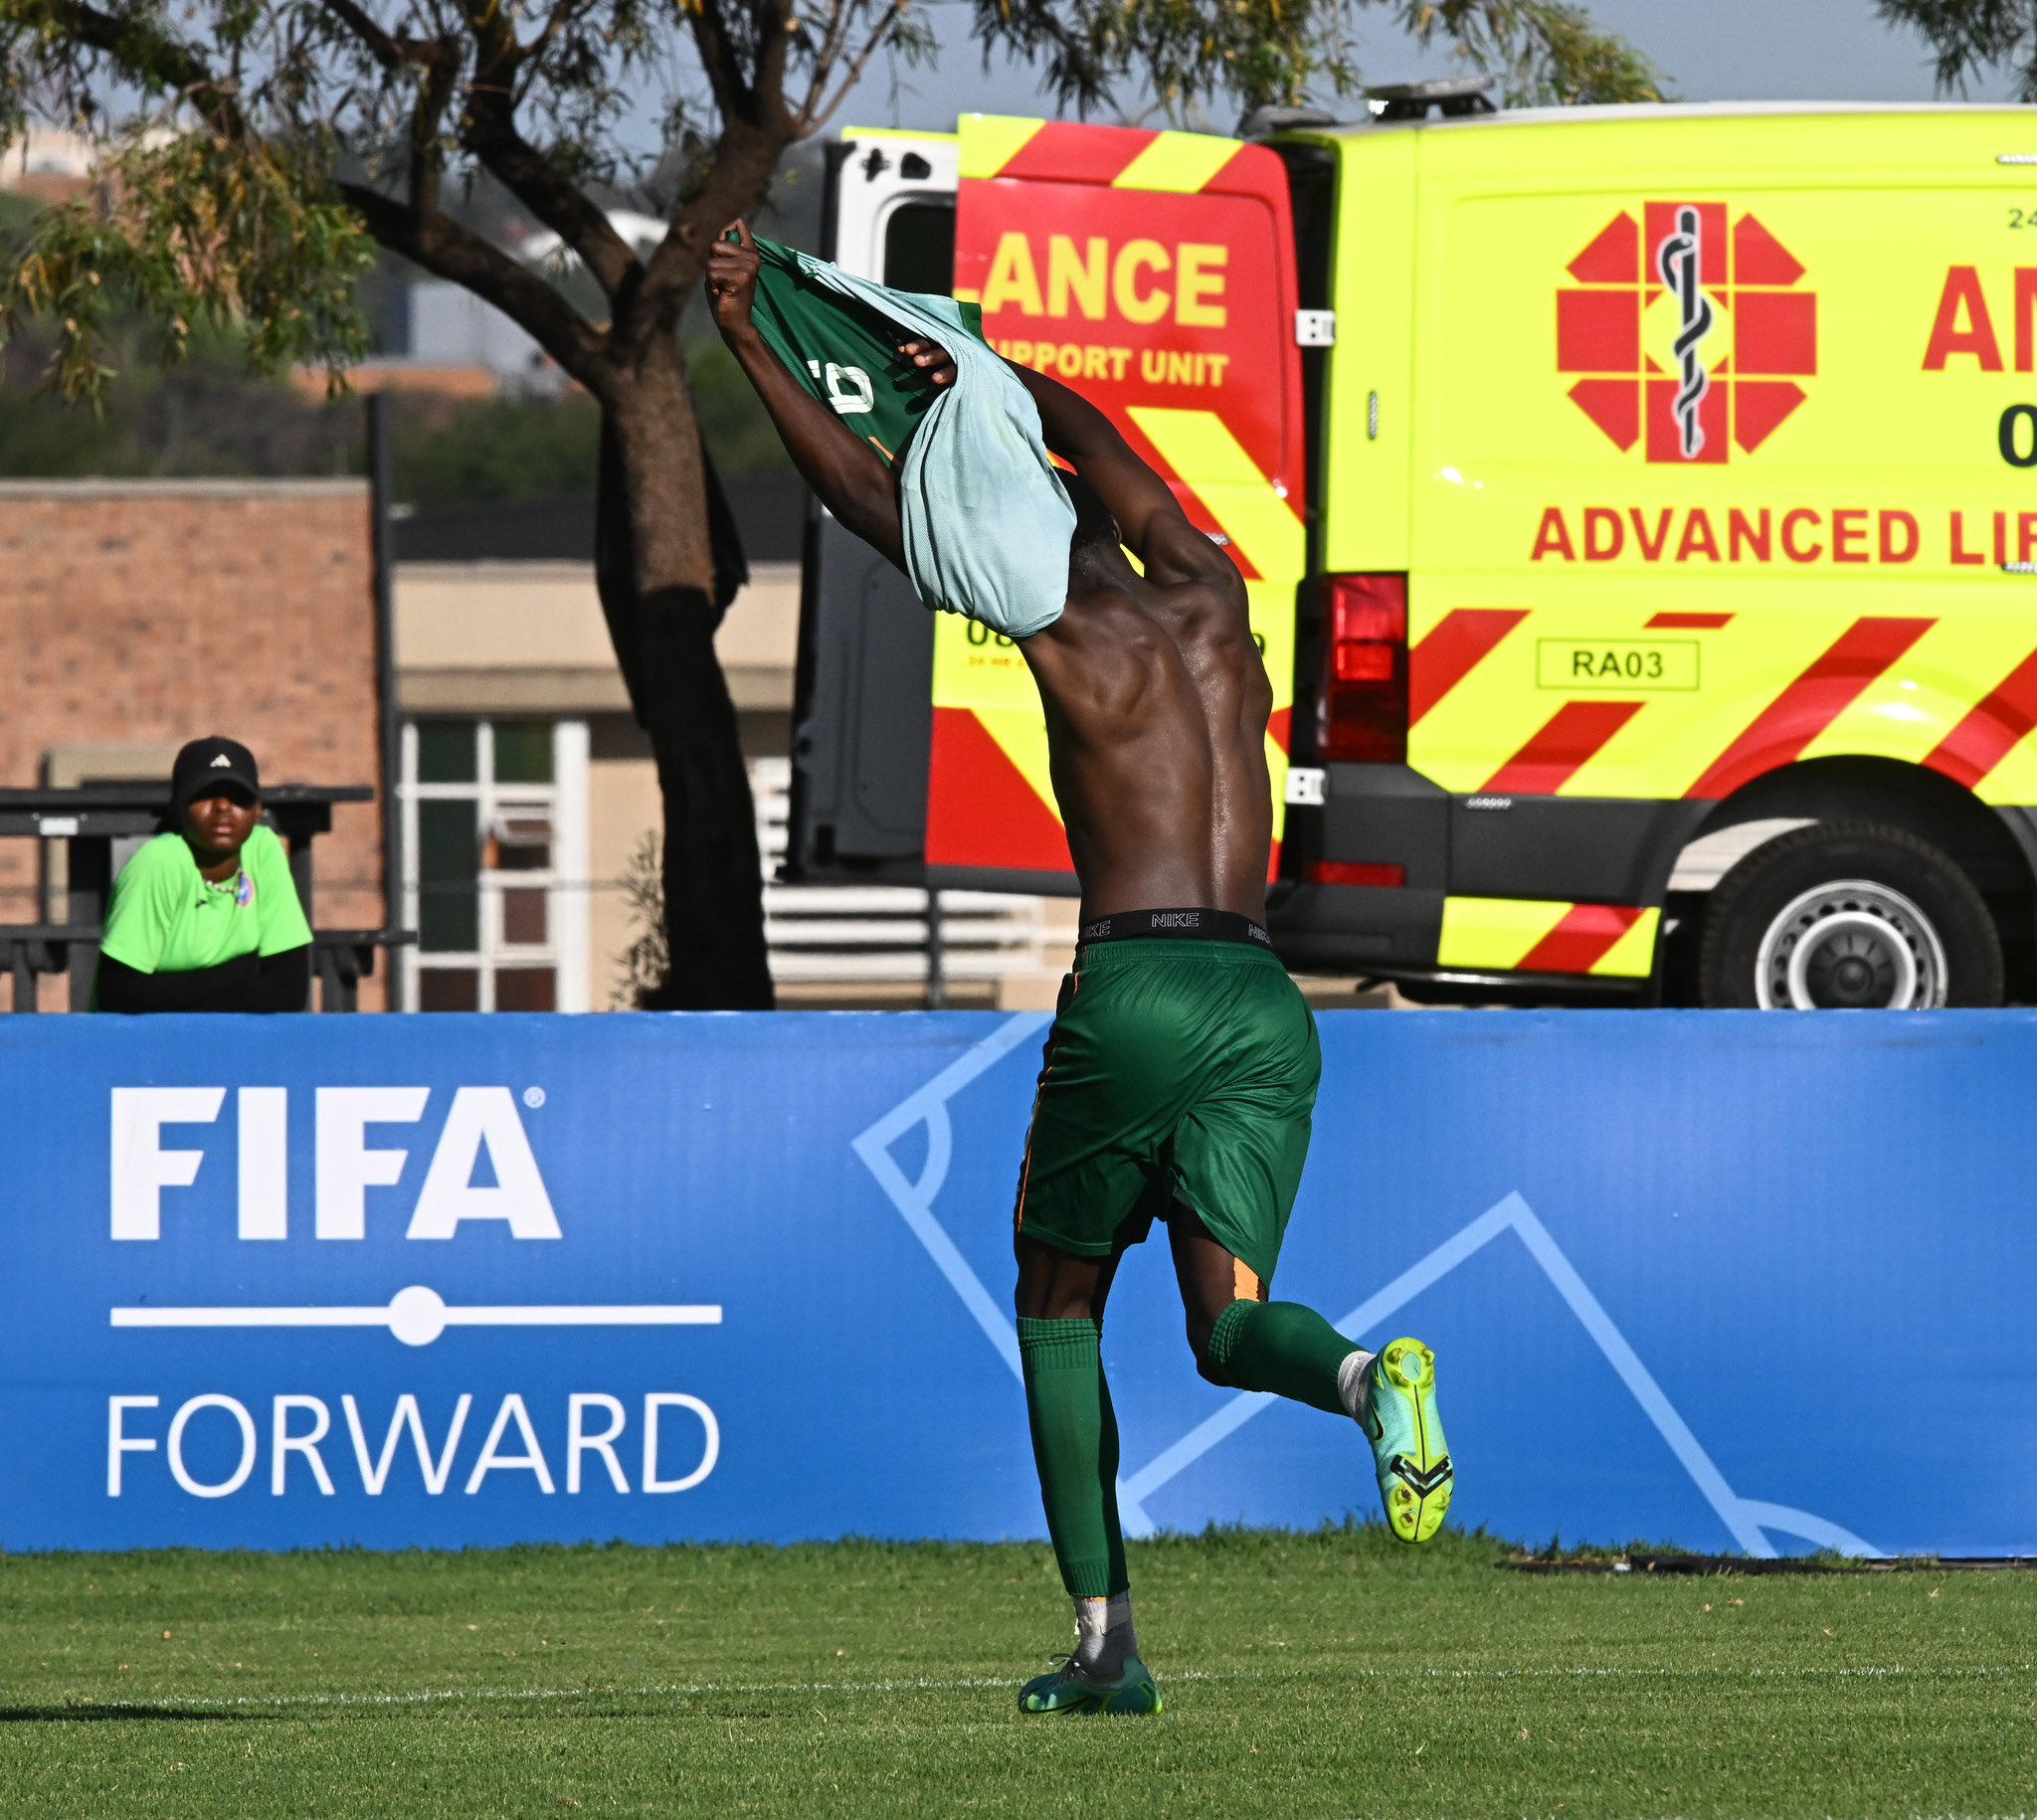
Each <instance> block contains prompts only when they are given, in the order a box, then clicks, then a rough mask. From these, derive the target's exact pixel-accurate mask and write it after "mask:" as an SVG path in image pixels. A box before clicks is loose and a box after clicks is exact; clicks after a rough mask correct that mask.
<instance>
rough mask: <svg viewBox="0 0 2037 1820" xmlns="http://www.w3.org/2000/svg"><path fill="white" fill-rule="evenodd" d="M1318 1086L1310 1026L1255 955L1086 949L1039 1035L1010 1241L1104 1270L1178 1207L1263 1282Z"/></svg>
mask: <svg viewBox="0 0 2037 1820" xmlns="http://www.w3.org/2000/svg"><path fill="white" fill-rule="evenodd" d="M1322 1072H1323V1055H1322V1049H1321V1046H1320V1045H1319V1044H1318V1042H1317V1040H1316V1020H1315V1016H1314V1014H1313V1013H1312V1012H1311V1011H1310V1010H1309V1007H1308V1001H1306V1000H1304V999H1303V998H1302V996H1301V993H1300V991H1299V989H1298V988H1297V987H1296V986H1295V984H1294V982H1293V981H1292V980H1290V979H1289V978H1288V977H1287V969H1286V968H1284V967H1283V966H1281V964H1280V961H1279V959H1278V957H1276V956H1275V955H1273V954H1271V953H1270V952H1268V951H1267V950H1266V949H1263V948H1259V947H1256V946H1253V945H1249V944H1246V943H1243V942H1220V941H1219V942H1205V941H1195V940H1188V941H1184V940H1175V939H1171V938H1165V937H1162V938H1156V939H1139V940H1133V941H1121V942H1099V943H1093V944H1090V945H1088V946H1085V947H1084V948H1083V949H1082V951H1081V952H1080V953H1079V954H1078V955H1077V957H1076V962H1075V971H1074V972H1073V973H1071V974H1070V975H1068V977H1067V978H1066V979H1065V980H1063V981H1062V983H1061V997H1060V1005H1059V1009H1058V1013H1057V1014H1056V1016H1055V1018H1054V1022H1053V1028H1052V1030H1051V1031H1050V1032H1049V1033H1048V1035H1047V1041H1046V1055H1045V1060H1044V1062H1043V1064H1042V1066H1041V1068H1040V1072H1039V1091H1038V1094H1037V1097H1036V1098H1035V1099H1034V1101H1033V1106H1032V1130H1031V1133H1030V1134H1029V1136H1028V1137H1027V1139H1026V1142H1025V1165H1024V1169H1023V1170H1022V1172H1021V1173H1020V1175H1019V1206H1018V1211H1017V1215H1016V1223H1017V1227H1018V1229H1019V1231H1020V1232H1021V1233H1023V1234H1025V1235H1026V1236H1027V1237H1029V1238H1033V1239H1037V1240H1038V1241H1039V1242H1040V1243H1041V1244H1044V1245H1050V1246H1052V1247H1053V1248H1054V1249H1055V1250H1057V1251H1069V1252H1073V1253H1075V1254H1076V1255H1078V1256H1081V1257H1108V1256H1110V1255H1111V1254H1112V1253H1114V1252H1116V1251H1118V1250H1120V1249H1121V1248H1122V1247H1124V1246H1126V1245H1135V1244H1137V1243H1139V1241H1140V1240H1141V1239H1143V1238H1145V1236H1146V1234H1147V1232H1148V1231H1149V1230H1150V1229H1151V1227H1152V1224H1153V1221H1154V1219H1155V1218H1156V1217H1160V1218H1165V1217H1166V1216H1167V1213H1168V1210H1169V1208H1170V1207H1172V1206H1173V1205H1174V1204H1175V1203H1176V1202H1177V1201H1179V1202H1181V1203H1183V1204H1185V1205H1186V1206H1188V1207H1189V1208H1190V1209H1191V1210H1192V1211H1193V1212H1194V1213H1195V1214H1196V1215H1197V1217H1198V1218H1200V1219H1201V1220H1202V1222H1203V1224H1204V1226H1206V1227H1207V1228H1208V1229H1209V1232H1210V1233H1211V1235H1212V1236H1213V1237H1214V1238H1215V1239H1216V1240H1217V1241H1218V1242H1219V1243H1220V1244H1222V1245H1223V1246H1224V1247H1225V1248H1226V1249H1227V1250H1229V1251H1230V1252H1231V1254H1232V1255H1233V1256H1235V1257H1236V1258H1237V1259H1238V1260H1239V1261H1240V1262H1241V1263H1242V1264H1243V1265H1244V1266H1245V1267H1246V1268H1247V1269H1248V1270H1250V1271H1251V1272H1252V1273H1253V1274H1254V1275H1255V1276H1256V1277H1258V1278H1259V1280H1260V1282H1261V1283H1266V1282H1270V1281H1271V1280H1272V1276H1273V1267H1274V1265H1275V1264H1276V1263H1277V1262H1278V1261H1279V1258H1280V1241H1281V1239H1282V1237H1283V1236H1284V1235H1285V1234H1286V1231H1287V1216H1288V1215H1289V1214H1290V1213H1291V1212H1292V1211H1293V1210H1294V1196H1295V1191H1296V1189H1297V1188H1299V1187H1300V1186H1301V1171H1302V1164H1303V1163H1304V1162H1305V1161H1306V1160H1307V1157H1308V1150H1309V1121H1310V1118H1311V1116H1312V1115H1313V1113H1314V1111H1315V1105H1316V1084H1317V1082H1318V1081H1319V1080H1320V1079H1321V1078H1322Z"/></svg>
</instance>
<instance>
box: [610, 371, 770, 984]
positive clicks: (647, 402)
mask: <svg viewBox="0 0 2037 1820" xmlns="http://www.w3.org/2000/svg"><path fill="white" fill-rule="evenodd" d="M604 410H605V412H606V413H607V423H608V428H609V431H610V432H611V435H612V438H613V446H614V449H615V454H616V456H617V459H618V462H619V465H620V470H621V471H620V474H619V475H618V476H617V477H618V478H619V479H620V482H621V487H620V490H621V493H622V499H621V501H620V503H621V504H622V505H623V506H624V507H625V508H626V510H627V520H628V526H629V544H630V554H631V564H630V575H629V578H628V579H629V582H630V584H631V585H630V586H628V587H627V588H622V589H618V588H616V587H615V586H614V583H615V582H616V581H619V580H621V579H622V578H620V577H611V578H607V583H608V585H606V586H605V588H604V599H603V606H604V608H605V609H606V610H607V611H608V612H609V616H610V630H611V632H612V634H613V636H614V637H615V640H616V654H617V657H618V658H619V660H620V661H621V663H622V666H623V674H624V677H625V679H626V680H627V681H628V683H629V687H630V693H631V698H632V700H633V701H634V703H635V705H636V709H637V717H638V719H639V721H641V722H642V724H643V726H644V730H645V732H646V733H647V734H648V735H649V738H650V746H651V751H652V753H653V755H654V756H655V758H656V761H657V781H658V789H659V791H660V792H661V794H662V796H663V799H664V868H663V878H664V915H665V934H666V938H667V942H668V946H669V952H670V956H671V961H670V967H669V970H668V972H667V974H666V976H665V980H664V984H663V985H662V987H661V988H659V989H658V990H657V991H656V992H654V993H651V994H649V995H647V997H646V1000H645V1008H646V1009H648V1010H768V1009H770V1008H771V1005H772V1002H773V996H772V988H771V968H770V963H769V960H768V958H767V955H766V950H765V943H764V890H763V869H762V864H761V861H760V858H759V855H758V850H757V821H756V810H755V807H754V805H753V803H752V800H751V796H750V780H749V773H748V771H747V769H746V767H745V765H744V762H743V750H742V741H741V738H740V736H739V723H738V721H737V718H736V709H735V703H734V701H733V700H732V699H731V698H730V696H729V692H728V683H727V681H726V679H725V678H724V677H723V675H722V673H721V663H720V660H719V659H718V658H717V657H716V655H715V650H714V632H715V628H716V626H717V625H718V624H719V622H720V618H721V616H720V614H719V613H718V612H717V611H716V608H715V605H714V565H713V554H712V547H711V542H710V538H709V534H708V514H707V505H706V485H705V475H704V471H703V465H702V459H701V447H700V434H699V429H698V425H697V423H696V421H695V418H694V415H693V398H692V392H691V390H690V388H689V387H688V385H687V383H686V373H685V367H684V363H683V360H682V358H681V356H680V353H679V349H678V344H677V338H676V336H672V335H657V336H654V337H652V338H651V339H650V342H649V343H648V345H647V346H646V347H645V348H644V349H643V351H642V353H641V356H640V358H639V359H638V360H637V362H636V363H635V365H634V366H633V368H632V370H631V371H630V372H629V373H628V374H627V375H625V376H623V377H621V378H620V379H619V380H618V381H617V383H616V384H615V385H614V386H613V387H612V388H611V389H610V390H609V394H608V397H607V398H606V400H605V402H604ZM615 596H620V597H621V598H619V599H618V598H612V597H615Z"/></svg>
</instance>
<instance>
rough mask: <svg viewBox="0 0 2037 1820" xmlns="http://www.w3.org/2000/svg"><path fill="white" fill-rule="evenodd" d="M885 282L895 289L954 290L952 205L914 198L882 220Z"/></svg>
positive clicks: (943, 293) (948, 202)
mask: <svg viewBox="0 0 2037 1820" xmlns="http://www.w3.org/2000/svg"><path fill="white" fill-rule="evenodd" d="M884 282H885V283H887V284H889V285H890V286H891V287H892V289H894V290H931V291H935V292H938V293H939V294H940V295H942V296H946V295H947V294H948V292H949V291H950V290H952V289H953V288H954V287H955V205H954V203H953V202H951V201H946V200H939V201H937V200H934V199H932V198H928V199H925V200H920V199H915V200H913V201H911V202H905V203H900V204H899V205H898V207H897V208H895V209H893V210H892V211H891V213H890V214H889V215H888V216H886V217H885V219H884Z"/></svg>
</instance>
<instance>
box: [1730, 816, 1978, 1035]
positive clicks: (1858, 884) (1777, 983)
mask: <svg viewBox="0 0 2037 1820" xmlns="http://www.w3.org/2000/svg"><path fill="white" fill-rule="evenodd" d="M2001 1001H2002V958H2001V938H2000V937H1999V935H1998V934H1997V933H1996V931H1995V927H1994V919H1993V918H1992V917H1991V916H1990V915H1989V914H1988V912H1987V905H1986V903H1985V902H1984V901H1983V900H1982V898H1981V896H1980V893H1979V892H1978V891H1976V890H1975V889H1974V888H1973V885H1972V882H1971V880H1969V879H1968V878H1967V877H1966V875H1965V873H1963V872H1962V871H1960V870H1959V868H1958V867H1957V866H1956V865H1954V864H1953V863H1952V861H1951V860H1950V859H1948V858H1947V857H1946V856H1945V855H1944V853H1942V852H1940V851H1939V849H1938V848H1937V847H1935V846H1932V845H1930V844H1928V843H1927V842H1925V841H1922V840H1919V839H1918V838H1917V837H1916V836H1915V835H1914V834H1906V833H1905V832H1903V830H1902V829H1900V828H1894V827H1884V826H1882V825H1880V824H1879V823H1876V822H1872V821H1825V822H1817V823H1814V824H1812V825H1811V826H1809V827H1800V828H1797V829H1795V830H1794V831H1793V832H1790V833H1787V834H1783V835H1780V836H1779V837H1777V838H1776V839H1774V840H1770V841H1767V842H1765V843H1764V844H1763V845H1761V846H1759V847H1757V848H1756V849H1755V850H1754V851H1753V852H1752V853H1750V854H1748V856H1747V857H1746V858H1745V859H1743V860H1742V861H1741V862H1740V863H1739V864H1738V865H1736V866H1735V867H1734V868H1733V870H1732V871H1730V872H1728V873H1727V874H1726V876H1725V877H1724V878H1723V879H1721V880H1720V881H1719V884H1718V886H1717V887H1716V888H1715V889H1714V890H1713V892H1712V894H1711V901H1710V902H1709V903H1708V904H1707V905H1706V906H1705V923H1704V935H1703V942H1702V947H1701V949H1700V952H1699V957H1698V1002H1699V1003H1700V1004H1703V1005H1708V1006H1716V1007H1723V1008H1740V1009H1746V1010H1754V1009H1776V1010H1787V1009H1801V1010H1819V1009H1847V1008H1861V1009H1873V1008H1885V1009H1917V1010H1923V1009H1930V1008H1934V1007H1936V1006H1939V1005H1969V1006H1970V1005H1997V1004H2000V1003H2001Z"/></svg>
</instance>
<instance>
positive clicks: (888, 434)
mask: <svg viewBox="0 0 2037 1820" xmlns="http://www.w3.org/2000/svg"><path fill="white" fill-rule="evenodd" d="M757 253H758V256H759V258H760V259H761V260H762V261H763V267H762V270H760V271H759V272H758V273H757V298H756V301H755V303H753V304H752V305H751V310H750V319H751V320H752V321H753V322H755V323H756V325H757V331H758V333H759V334H761V335H762V336H763V337H764V342H765V345H766V346H767V347H769V348H770V349H771V351H772V352H773V353H774V354H776V355H777V356H778V357H779V359H780V360H782V361H784V362H785V364H786V365H787V366H788V367H789V368H791V370H792V372H793V375H794V376H795V377H796V378H797V379H798V380H799V381H800V383H801V384H802V385H804V386H805V387H806V389H807V390H808V391H809V392H811V393H812V394H813V395H814V396H815V397H816V398H818V399H819V400H820V401H821V402H822V403H823V404H824V405H831V406H833V409H834V411H835V413H836V414H837V415H838V416H839V417H840V418H841V421H842V422H843V423H844V424H846V425H847V426H848V427H849V428H850V429H851V430H853V431H854V432H855V433H856V435H858V436H859V437H861V438H862V439H863V440H864V441H865V442H866V443H868V444H869V445H870V447H871V448H872V449H874V450H876V452H877V453H878V454H879V455H882V456H883V457H884V459H885V460H886V461H887V462H889V463H891V464H892V465H893V466H896V465H897V462H898V458H899V456H900V455H902V454H903V453H904V450H905V445H906V444H907V443H908V442H910V441H911V440H912V433H913V432H914V431H915V430H916V429H918V428H919V420H920V419H921V418H922V417H924V416H925V415H926V411H927V407H928V406H929V405H931V404H932V403H933V402H934V396H935V392H934V387H933V385H932V384H931V382H930V381H929V380H928V378H927V376H926V375H925V374H924V373H922V372H921V371H920V370H919V368H917V367H916V366H914V365H913V364H912V362H911V361H909V360H907V359H906V358H904V356H903V355H901V354H900V353H899V352H898V344H899V343H900V342H901V341H904V340H907V339H909V332H908V331H907V330H905V329H903V328H901V327H900V326H899V324H898V323H896V322H894V321H892V320H891V319H890V318H889V317H887V316H885V315H883V314H882V313H881V312H879V311H878V310H875V309H872V308H870V307H869V306H868V305H867V304H864V303H860V302H857V301H856V300H854V299H853V298H848V297H844V296H843V295H842V294H841V292H840V291H838V290H834V289H831V288H830V287H829V286H828V285H826V284H824V283H822V282H821V281H820V280H819V279H817V278H816V277H815V276H814V275H813V273H810V272H808V271H807V270H805V268H804V267H803V266H802V265H801V263H800V256H799V255H798V254H796V253H794V252H793V250H792V249H791V248H789V247H781V246H780V245H779V244H778V243H777V242H776V241H769V240H764V239H761V238H760V239H758V241H757ZM943 301H944V302H945V301H946V299H945V298H944V299H943ZM956 307H958V308H959V309H960V310H961V312H962V320H963V321H964V323H966V324H967V325H968V327H969V328H970V329H971V331H972V332H973V333H974V334H975V335H976V336H977V338H978V339H979V340H981V339H982V338H983V311H982V310H981V309H980V308H979V307H978V306H977V305H976V304H974V303H964V304H960V305H957V306H956Z"/></svg>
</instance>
